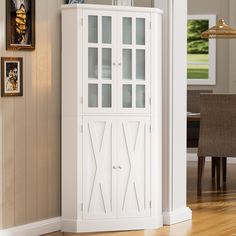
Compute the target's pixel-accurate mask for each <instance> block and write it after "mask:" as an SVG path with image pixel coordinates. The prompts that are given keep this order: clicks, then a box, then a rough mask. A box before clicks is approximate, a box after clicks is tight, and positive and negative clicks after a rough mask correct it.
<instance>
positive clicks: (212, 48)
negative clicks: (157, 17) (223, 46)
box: [187, 15, 216, 85]
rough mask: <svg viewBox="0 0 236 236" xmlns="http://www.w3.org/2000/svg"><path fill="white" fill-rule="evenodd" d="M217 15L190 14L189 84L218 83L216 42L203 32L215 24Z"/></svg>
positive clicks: (188, 46) (188, 45)
mask: <svg viewBox="0 0 236 236" xmlns="http://www.w3.org/2000/svg"><path fill="white" fill-rule="evenodd" d="M215 22H216V16H215V15H189V16H188V35H187V37H188V38H187V62H188V65H187V78H188V85H215V84H216V66H215V64H216V42H215V39H210V40H209V39H203V38H202V37H201V33H202V32H203V31H205V30H207V29H208V28H209V27H211V26H213V25H215Z"/></svg>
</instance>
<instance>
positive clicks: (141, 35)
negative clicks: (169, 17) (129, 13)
mask: <svg viewBox="0 0 236 236" xmlns="http://www.w3.org/2000/svg"><path fill="white" fill-rule="evenodd" d="M136 44H137V45H145V19H143V18H137V19H136Z"/></svg>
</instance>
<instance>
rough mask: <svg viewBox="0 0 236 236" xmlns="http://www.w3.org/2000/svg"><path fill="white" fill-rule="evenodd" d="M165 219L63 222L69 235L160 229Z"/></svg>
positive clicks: (64, 229) (63, 228)
mask: <svg viewBox="0 0 236 236" xmlns="http://www.w3.org/2000/svg"><path fill="white" fill-rule="evenodd" d="M162 220H163V217H159V218H154V217H147V218H146V217H145V218H137V219H135V220H134V219H132V220H129V218H125V219H101V220H87V221H80V220H63V219H62V231H63V232H67V233H88V232H93V233H94V232H112V231H126V230H143V229H158V228H161V227H162V226H163V221H162Z"/></svg>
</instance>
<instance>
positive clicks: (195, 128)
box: [187, 113, 200, 148]
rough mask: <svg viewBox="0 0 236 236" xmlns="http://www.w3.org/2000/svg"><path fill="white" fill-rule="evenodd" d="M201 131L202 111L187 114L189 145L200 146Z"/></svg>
mask: <svg viewBox="0 0 236 236" xmlns="http://www.w3.org/2000/svg"><path fill="white" fill-rule="evenodd" d="M199 131H200V113H195V114H193V113H189V114H187V147H189V148H191V147H192V148H195V147H198V140H199Z"/></svg>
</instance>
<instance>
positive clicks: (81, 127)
mask: <svg viewBox="0 0 236 236" xmlns="http://www.w3.org/2000/svg"><path fill="white" fill-rule="evenodd" d="M80 132H81V133H83V125H81V126H80Z"/></svg>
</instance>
